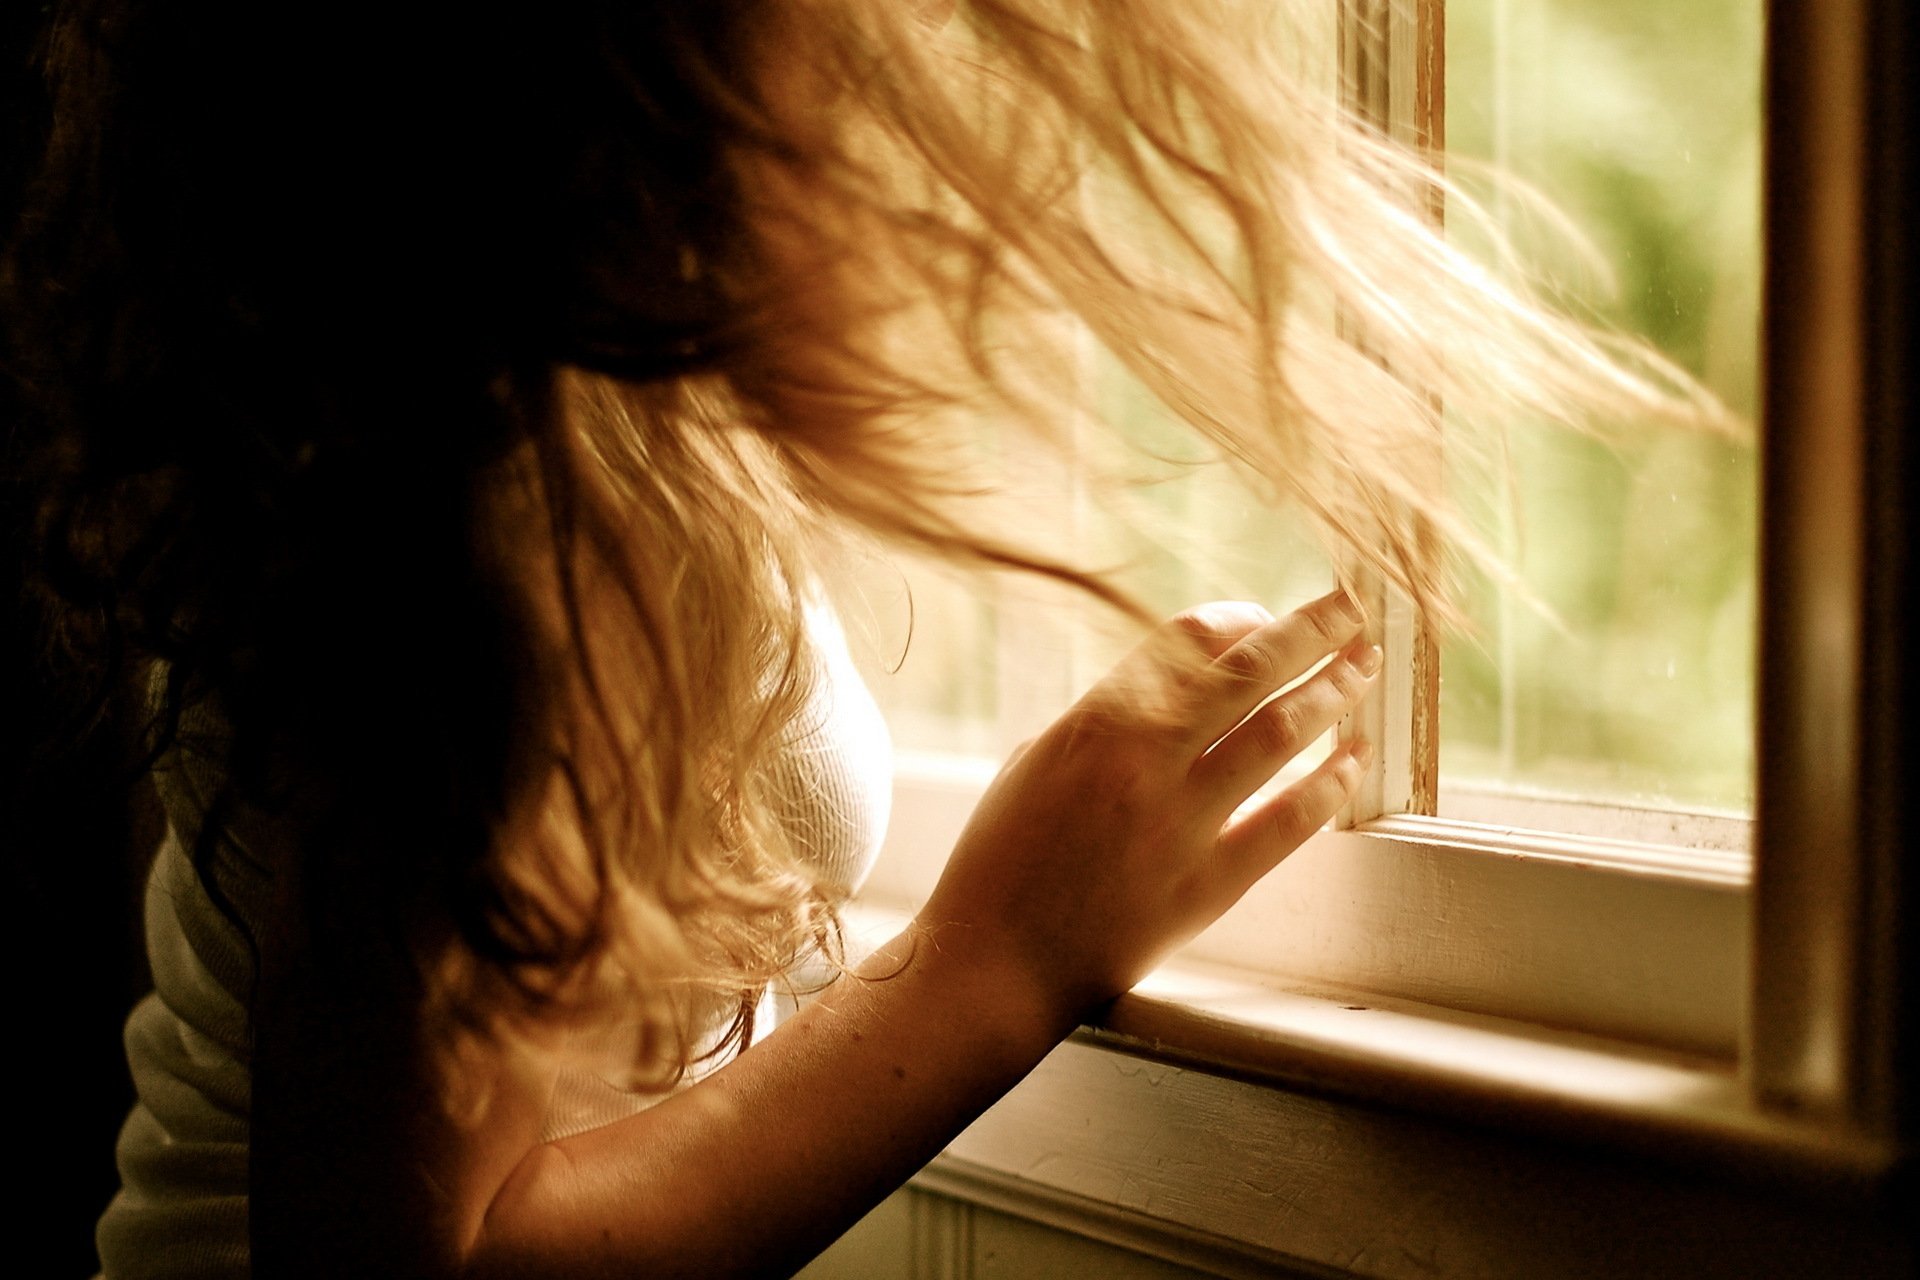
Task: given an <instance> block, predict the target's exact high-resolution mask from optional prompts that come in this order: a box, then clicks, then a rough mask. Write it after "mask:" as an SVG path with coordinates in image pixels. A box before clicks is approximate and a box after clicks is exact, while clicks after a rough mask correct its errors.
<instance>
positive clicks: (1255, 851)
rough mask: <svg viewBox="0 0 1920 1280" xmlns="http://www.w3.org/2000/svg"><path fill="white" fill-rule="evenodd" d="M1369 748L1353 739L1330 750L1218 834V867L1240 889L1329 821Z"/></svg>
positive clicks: (1355, 785) (1355, 782)
mask: <svg viewBox="0 0 1920 1280" xmlns="http://www.w3.org/2000/svg"><path fill="white" fill-rule="evenodd" d="M1372 763H1373V747H1372V746H1371V745H1370V744H1368V743H1366V742H1352V743H1348V744H1347V745H1345V746H1343V747H1340V748H1339V749H1337V750H1335V751H1334V752H1333V754H1331V755H1329V756H1328V757H1327V758H1326V759H1325V760H1323V761H1321V762H1320V765H1319V767H1317V768H1316V769H1314V771H1313V772H1312V773H1309V774H1308V775H1307V776H1306V777H1304V778H1302V779H1300V781H1298V782H1296V783H1294V784H1293V785H1292V786H1290V787H1288V788H1287V789H1286V790H1285V791H1282V792H1281V793H1280V794H1279V795H1277V796H1275V797H1274V798H1273V799H1271V800H1269V801H1267V802H1266V803H1265V804H1263V805H1261V806H1260V807H1259V808H1257V809H1255V810H1254V811H1253V812H1251V813H1249V814H1247V815H1245V816H1244V817H1242V818H1241V819H1240V821H1238V822H1236V823H1234V824H1233V825H1232V826H1230V827H1228V828H1227V829H1226V830H1225V831H1223V832H1222V833H1221V834H1220V842H1219V845H1218V856H1219V859H1220V866H1221V870H1222V872H1223V873H1224V874H1226V875H1229V876H1231V877H1233V879H1234V881H1235V882H1236V883H1237V884H1238V885H1240V886H1241V887H1242V889H1243V890H1244V887H1245V886H1248V885H1251V884H1252V883H1253V882H1254V881H1255V880H1258V879H1259V878H1260V877H1261V876H1263V875H1265V874H1266V873H1267V872H1269V871H1271V870H1273V868H1274V867H1275V866H1276V865H1278V864H1279V862H1280V860H1281V859H1283V858H1285V857H1286V856H1287V855H1288V854H1290V853H1292V852H1293V851H1294V850H1295V849H1298V848H1299V847H1300V846H1301V845H1303V844H1305V843H1306V842H1307V839H1308V837H1310V836H1311V835H1313V833H1314V832H1316V831H1318V830H1320V828H1322V827H1324V826H1326V825H1327V823H1328V822H1330V821H1332V820H1333V816H1334V815H1335V814H1336V813H1339V812H1340V809H1341V806H1343V805H1345V804H1346V803H1347V801H1349V800H1351V799H1352V798H1353V794H1354V792H1355V791H1356V790H1358V789H1359V786H1360V780H1361V779H1362V778H1363V777H1365V776H1366V772H1367V766H1369V765H1370V764H1372Z"/></svg>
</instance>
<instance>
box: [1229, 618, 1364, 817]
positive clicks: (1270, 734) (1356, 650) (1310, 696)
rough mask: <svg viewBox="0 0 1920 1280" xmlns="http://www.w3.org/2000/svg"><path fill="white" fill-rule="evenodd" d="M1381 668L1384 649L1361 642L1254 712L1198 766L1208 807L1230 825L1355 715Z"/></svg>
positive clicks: (1344, 650)
mask: <svg viewBox="0 0 1920 1280" xmlns="http://www.w3.org/2000/svg"><path fill="white" fill-rule="evenodd" d="M1380 666H1381V656H1380V648H1379V646H1378V645H1374V644H1370V643H1368V642H1367V641H1366V640H1364V639H1361V640H1355V641H1354V642H1352V643H1351V644H1349V645H1348V646H1347V647H1346V648H1345V649H1343V650H1341V652H1340V653H1339V654H1338V655H1337V656H1336V657H1334V658H1333V660H1332V661H1330V662H1328V663H1327V664H1326V665H1325V666H1323V667H1321V668H1320V670H1318V671H1316V672H1314V674H1313V676H1312V677H1311V678H1309V679H1307V680H1303V681H1301V682H1300V683H1299V684H1298V685H1295V686H1294V687H1293V688H1291V689H1289V690H1287V691H1286V692H1285V693H1283V694H1281V695H1280V696H1279V697H1277V698H1274V699H1272V700H1271V701H1269V702H1267V703H1266V704H1265V705H1263V706H1261V707H1260V708H1259V709H1257V710H1256V711H1254V712H1253V714H1251V715H1249V716H1248V717H1247V718H1246V719H1245V720H1243V721H1242V722H1241V723H1240V724H1239V725H1237V726H1236V727H1235V728H1234V729H1233V731H1232V732H1230V733H1228V734H1227V735H1226V736H1225V737H1224V738H1221V739H1220V741H1218V742H1216V743H1215V744H1214V745H1213V747H1212V748H1211V749H1210V750H1209V751H1208V752H1207V753H1206V754H1205V755H1203V756H1201V757H1200V759H1199V760H1198V761H1196V762H1195V763H1194V765H1193V768H1192V770H1191V777H1192V781H1193V783H1194V786H1195V787H1196V789H1197V790H1198V792H1199V794H1200V796H1201V797H1202V803H1203V804H1204V805H1205V806H1206V807H1207V809H1208V810H1210V811H1211V812H1213V813H1217V814H1218V815H1219V818H1220V820H1221V821H1225V819H1226V817H1227V815H1228V814H1230V813H1232V812H1233V811H1234V810H1235V809H1236V808H1238V807H1239V806H1240V804H1241V803H1242V802H1243V801H1244V800H1246V798H1247V797H1248V796H1250V795H1252V794H1253V793H1254V792H1255V791H1256V790H1257V789H1259V787H1260V786H1261V785H1262V784H1264V783H1265V782H1266V781H1267V779H1269V778H1271V777H1272V776H1273V775H1274V773H1275V771H1276V770H1278V769H1279V768H1280V767H1281V766H1282V765H1284V764H1285V763H1286V762H1287V761H1289V760H1291V759H1293V757H1295V756H1296V755H1299V754H1300V752H1301V751H1303V750H1305V749H1306V747H1307V744H1308V743H1310V742H1312V741H1313V740H1314V739H1315V738H1318V737H1319V736H1320V735H1321V734H1323V733H1325V732H1326V731H1327V730H1328V729H1331V728H1332V727H1333V726H1334V725H1335V724H1338V723H1339V722H1340V720H1341V718H1342V717H1344V716H1345V715H1347V714H1348V713H1349V712H1351V711H1352V710H1353V708H1354V706H1355V705H1356V704H1358V703H1359V701H1360V699H1361V698H1363V697H1365V696H1366V692H1367V689H1368V688H1369V687H1370V686H1371V685H1372V683H1373V678H1374V677H1375V676H1376V675H1378V674H1379V671H1380Z"/></svg>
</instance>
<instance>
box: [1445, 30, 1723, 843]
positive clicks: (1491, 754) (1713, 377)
mask: <svg viewBox="0 0 1920 1280" xmlns="http://www.w3.org/2000/svg"><path fill="white" fill-rule="evenodd" d="M1760 39H1761V7H1760V4H1759V0H1686V2H1685V3H1674V2H1673V0H1449V4H1448V6H1447V142H1448V149H1449V153H1450V155H1452V156H1455V157H1461V158H1463V160H1464V163H1463V162H1460V161H1456V162H1455V163H1454V172H1455V175H1456V177H1458V178H1459V179H1460V180H1461V181H1462V182H1463V184H1464V185H1466V186H1467V187H1468V189H1469V190H1473V189H1474V188H1475V186H1476V184H1475V182H1474V179H1473V176H1472V174H1473V162H1474V161H1475V160H1486V161H1490V162H1492V164H1493V165H1494V166H1496V167H1497V168H1499V169H1501V170H1505V171H1509V172H1512V173H1515V174H1518V175H1519V176H1520V177H1521V178H1522V179H1523V180H1524V181H1525V182H1527V183H1529V184H1531V185H1532V186H1534V187H1536V188H1538V189H1539V190H1541V191H1542V192H1544V194H1545V195H1546V196H1547V197H1548V199H1549V200H1551V201H1552V202H1553V203H1554V204H1556V205H1558V206H1559V207H1561V208H1563V209H1565V210H1567V211H1568V212H1569V213H1571V215H1572V216H1573V219H1574V221H1575V222H1576V223H1577V224H1578V225H1579V226H1580V227H1581V228H1582V230H1583V231H1584V232H1585V233H1586V234H1587V235H1588V236H1590V237H1591V239H1592V240H1593V241H1594V242H1595V245H1596V247H1597V248H1598V250H1599V253H1600V256H1601V258H1602V259H1604V261H1605V262H1606V263H1607V264H1609V266H1610V267H1611V269H1612V273H1613V276H1614V280H1613V282H1612V283H1613V288H1612V289H1611V290H1609V289H1608V288H1606V287H1605V284H1604V282H1603V281H1601V280H1599V279H1597V278H1596V276H1597V275H1598V272H1597V270H1596V269H1595V268H1594V267H1592V266H1591V265H1590V264H1583V263H1582V262H1581V261H1579V259H1578V258H1577V256H1576V255H1575V254H1572V253H1570V252H1567V251H1565V250H1564V249H1562V250H1555V249H1554V248H1552V247H1551V245H1552V243H1553V241H1552V238H1551V237H1550V236H1548V235H1547V234H1545V232H1544V229H1543V225H1542V223H1543V220H1542V218H1541V217H1540V216H1539V214H1538V212H1537V211H1529V210H1528V209H1527V208H1526V206H1525V202H1524V201H1521V200H1518V199H1515V198H1513V196H1512V195H1511V194H1508V195H1504V196H1503V195H1502V194H1500V193H1499V191H1498V190H1497V188H1496V189H1495V190H1494V191H1493V192H1492V193H1490V194H1488V195H1486V197H1485V199H1486V200H1487V202H1488V203H1489V205H1490V206H1491V207H1492V208H1493V210H1494V212H1495V213H1496V215H1497V216H1498V217H1500V219H1501V220H1502V222H1503V223H1504V225H1506V226H1507V228H1508V230H1509V232H1510V234H1512V235H1513V236H1514V237H1515V238H1516V240H1517V241H1518V242H1519V243H1520V245H1521V247H1522V248H1523V250H1527V251H1529V252H1530V253H1533V254H1534V255H1535V260H1536V261H1539V262H1541V263H1542V264H1543V265H1544V267H1545V269H1546V270H1547V271H1548V272H1549V274H1550V276H1551V279H1552V283H1553V285H1554V287H1555V288H1556V289H1558V290H1559V291H1560V292H1561V293H1562V295H1563V297H1564V299H1565V300H1566V301H1567V302H1568V303H1569V304H1571V305H1572V306H1574V307H1576V308H1577V309H1582V310H1585V311H1588V312H1590V313H1592V314H1595V315H1597V316H1598V317H1599V318H1601V319H1602V320H1604V321H1606V322H1608V323H1611V324H1615V325H1618V326H1621V327H1623V328H1625V329H1627V330H1628V331H1631V332H1634V333H1639V334H1643V335H1645V336H1646V337H1648V338H1650V339H1651V340H1652V341H1654V342H1655V343H1656V344H1657V345H1659V347H1660V348H1661V349H1662V350H1664V351H1665V352H1667V353H1668V354H1669V355H1670V356H1671V357H1672V358H1673V359H1675V360H1676V361H1678V362H1679V363H1680V364H1682V365H1683V366H1685V367H1686V368H1688V369H1690V370H1691V371H1693V372H1694V373H1695V374H1697V375H1699V376H1700V377H1702V378H1703V379H1704V380H1705V381H1706V382H1707V383H1708V384H1709V385H1710V386H1711V387H1713V389H1714V390H1715V391H1716V392H1718V393H1719V395H1720V396H1721V397H1722V398H1723V399H1725V400H1726V401H1727V402H1728V403H1729V404H1730V405H1731V406H1732V407H1733V408H1734V409H1735V410H1736V411H1738V412H1740V413H1741V414H1743V415H1751V414H1752V413H1753V411H1754V400H1755V397H1754V386H1755V381H1754V378H1755V362H1756V351H1757V343H1758V298H1759V237H1758V209H1759V156H1760V141H1759V126H1760V115H1759V102H1760V95H1759V70H1760ZM1510 474H1511V475H1512V477H1513V482H1514V486H1515V489H1516V491H1517V492H1516V497H1517V501H1516V502H1515V503H1514V504H1513V507H1514V509H1513V511H1512V512H1511V513H1510V514H1509V513H1507V512H1505V511H1503V510H1501V507H1502V504H1501V503H1498V502H1490V503H1485V504H1483V505H1484V508H1485V510H1487V511H1488V512H1489V513H1493V514H1489V515H1488V516H1487V517H1486V521H1485V532H1486V534H1487V536H1488V538H1489V540H1490V541H1491V542H1492V544H1493V545H1494V546H1496V547H1497V548H1500V549H1501V550H1502V551H1503V552H1504V553H1505V554H1506V555H1507V556H1508V557H1509V558H1510V561H1511V563H1512V565H1513V566H1514V568H1515V569H1516V570H1517V571H1518V573H1519V574H1520V576H1521V578H1522V580H1523V581H1524V584H1525V589H1526V590H1525V593H1516V592H1512V591H1499V590H1495V589H1494V588H1493V587H1492V586H1491V585H1490V584H1489V583H1488V582H1486V581H1485V580H1481V581H1478V582H1474V583H1472V584H1470V586H1469V600H1468V604H1469V607H1470V609H1471V611H1472V614H1473V617H1474V620H1475V623H1476V626H1477V634H1475V635H1473V636H1470V637H1467V638H1464V639H1459V640H1455V641H1452V642H1451V643H1449V645H1448V646H1447V648H1446V650H1445V652H1444V657H1443V660H1442V672H1443V676H1442V684H1441V726H1442V728H1441V732H1442V753H1441V770H1442V786H1443V792H1442V802H1441V803H1442V812H1443V813H1445V812H1448V805H1447V793H1448V791H1450V790H1451V791H1453V792H1455V793H1458V792H1460V791H1461V790H1463V789H1466V790H1470V789H1473V788H1474V787H1476V786H1479V787H1486V786H1489V785H1491V786H1493V787H1496V788H1498V789H1502V790H1510V791H1515V792H1521V793H1529V794H1534V795H1566V796H1571V797H1576V798H1579V799H1591V800H1604V801H1616V802H1623V803H1628V804H1639V805H1651V806H1666V805H1673V806H1681V807H1696V806H1697V807H1704V808H1711V809H1727V810H1746V809H1748V808H1750V806H1751V802H1752V783H1751V778H1752V756H1753V731H1752V713H1751V706H1752V681H1753V636H1754V585H1755V578H1754V519H1755V495H1756V490H1755V485H1756V476H1755V458H1754V454H1753V450H1752V448H1751V447H1750V445H1748V444H1746V443H1736V442H1731V441H1727V440H1723V439H1716V438H1709V437H1706V436H1702V435H1690V434H1685V433H1682V432H1677V431H1673V430H1670V429H1660V430H1655V429H1651V428H1648V429H1644V430H1640V431H1631V430H1630V431H1629V432H1628V433H1627V434H1626V436H1625V438H1624V440H1616V441H1611V442H1609V443H1607V444H1601V443H1599V442H1596V441H1593V440H1589V439H1577V438H1572V437H1570V436H1569V435H1567V434H1566V433H1564V432H1557V431H1553V430H1549V429H1544V428H1543V429H1537V430H1529V429H1525V428H1524V427H1523V428H1522V429H1520V430H1517V431H1516V432H1515V433H1514V435H1513V438H1512V448H1511V460H1510ZM1524 594H1530V595H1531V596H1532V597H1533V600H1532V601H1531V602H1529V601H1528V600H1527V599H1525V598H1523V595H1524Z"/></svg>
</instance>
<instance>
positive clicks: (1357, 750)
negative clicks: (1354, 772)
mask: <svg viewBox="0 0 1920 1280" xmlns="http://www.w3.org/2000/svg"><path fill="white" fill-rule="evenodd" d="M1348 750H1349V751H1351V752H1352V753H1353V762H1354V763H1355V764H1357V765H1359V766H1360V767H1361V768H1362V769H1370V768H1372V767H1373V744H1372V743H1371V742H1368V741H1367V740H1366V739H1365V738H1356V739H1354V742H1353V745H1352V746H1351V747H1349V748H1348Z"/></svg>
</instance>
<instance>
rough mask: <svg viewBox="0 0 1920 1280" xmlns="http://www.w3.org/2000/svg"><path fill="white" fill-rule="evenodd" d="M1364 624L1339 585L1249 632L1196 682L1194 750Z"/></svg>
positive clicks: (1216, 737)
mask: <svg viewBox="0 0 1920 1280" xmlns="http://www.w3.org/2000/svg"><path fill="white" fill-rule="evenodd" d="M1364 623H1365V617H1364V616H1363V615H1362V614H1361V612H1360V607H1359V605H1357V604H1355V603H1354V601H1353V598H1352V597H1351V596H1349V595H1348V594H1347V593H1346V592H1344V591H1341V590H1339V589H1337V588H1336V589H1335V590H1333V591H1331V592H1329V593H1328V594H1326V595H1324V596H1321V597H1320V598H1319V599H1318V600H1315V601H1313V602H1312V603H1311V604H1307V605H1303V606H1302V607H1300V608H1299V609H1296V610H1294V611H1293V612H1292V613H1289V614H1287V615H1286V616H1285V617H1283V618H1280V619H1277V620H1276V621H1273V622H1269V623H1267V624H1265V625H1264V626H1261V627H1259V628H1256V629H1255V630H1253V631H1250V632H1248V633H1247V634H1246V635H1245V636H1244V637H1243V638H1241V639H1240V640H1238V641H1236V642H1235V643H1234V644H1233V645H1231V646H1230V647H1228V648H1227V649H1226V650H1225V651H1223V652H1222V653H1221V654H1220V656H1219V658H1217V659H1216V660H1215V661H1214V663H1213V665H1212V667H1210V668H1209V669H1208V670H1207V672H1206V674H1205V675H1204V676H1203V677H1202V678H1201V679H1200V680H1198V681H1196V682H1195V686H1194V690H1193V697H1194V706H1193V708H1192V720H1191V723H1192V727H1193V731H1194V735H1195V744H1194V745H1195V749H1196V750H1198V749H1204V748H1206V747H1208V746H1210V745H1212V744H1213V743H1215V742H1217V741H1218V740H1219V739H1221V738H1222V737H1224V736H1225V735H1226V734H1227V733H1228V731H1229V730H1231V729H1233V727H1234V726H1235V725H1237V724H1239V723H1240V722H1241V721H1242V720H1244V719H1246V718H1247V715H1248V713H1249V712H1251V711H1252V710H1253V709H1254V708H1255V707H1257V706H1259V705H1260V704H1261V703H1262V702H1264V701H1266V700H1267V699H1268V698H1270V697H1272V696H1273V693H1274V691H1275V690H1277V689H1280V688H1282V687H1283V686H1285V685H1286V684H1287V682H1288V681H1290V680H1294V679H1296V678H1298V677H1299V676H1300V675H1301V673H1303V672H1305V671H1306V670H1308V669H1309V668H1310V667H1312V666H1313V664H1314V663H1316V662H1318V661H1320V660H1321V659H1322V658H1324V657H1326V656H1327V655H1328V654H1330V653H1332V652H1333V651H1334V650H1336V649H1338V648H1339V647H1340V646H1341V645H1343V644H1346V643H1347V642H1348V641H1350V640H1353V639H1354V638H1355V637H1356V636H1358V635H1359V634H1360V628H1361V627H1362V625H1364ZM1311 740H1312V739H1311V738H1308V739H1306V740H1305V741H1303V742H1301V743H1300V746H1305V745H1306V742H1307V741H1311ZM1294 750H1296V751H1297V750H1299V747H1295V748H1294ZM1276 767H1277V766H1276ZM1269 772H1271V771H1269Z"/></svg>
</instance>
